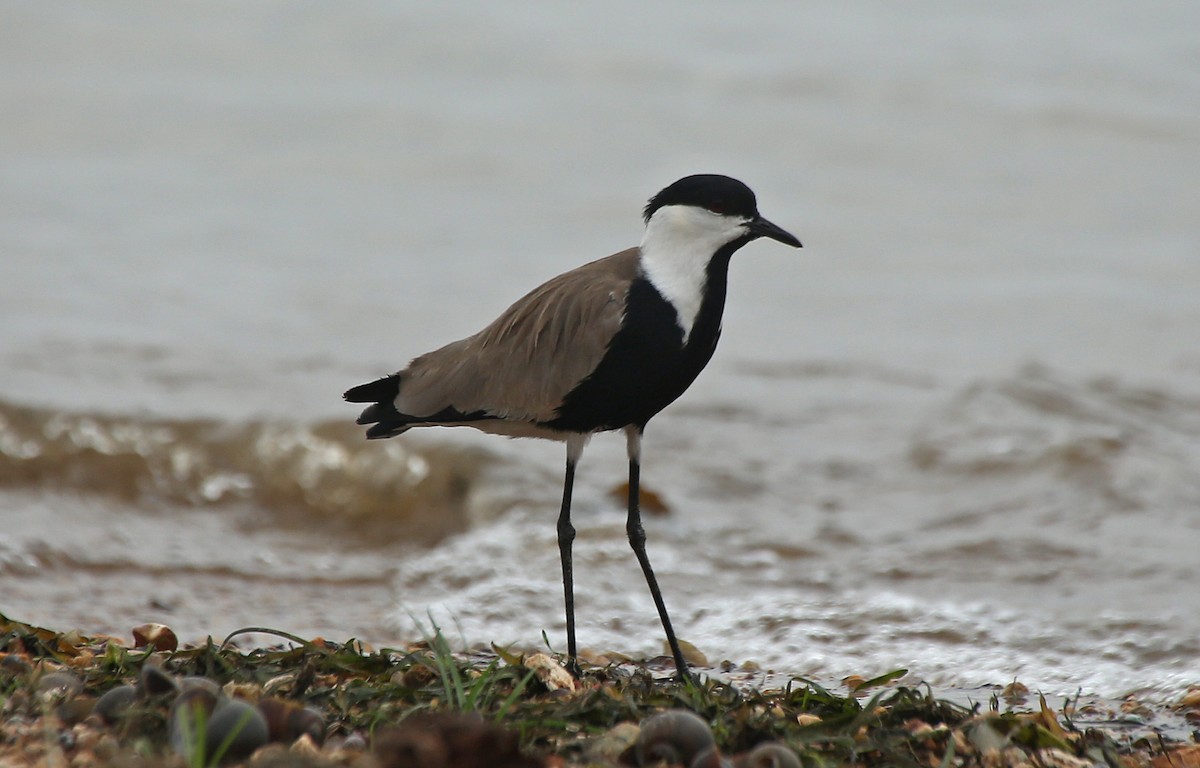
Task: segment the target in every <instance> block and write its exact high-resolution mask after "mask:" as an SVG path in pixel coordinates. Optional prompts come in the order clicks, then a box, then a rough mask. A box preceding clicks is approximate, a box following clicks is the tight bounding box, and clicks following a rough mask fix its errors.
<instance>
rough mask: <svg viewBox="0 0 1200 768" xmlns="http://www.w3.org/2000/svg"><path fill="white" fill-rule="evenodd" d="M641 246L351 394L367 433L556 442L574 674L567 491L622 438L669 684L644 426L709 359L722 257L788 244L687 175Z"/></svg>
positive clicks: (720, 299)
mask: <svg viewBox="0 0 1200 768" xmlns="http://www.w3.org/2000/svg"><path fill="white" fill-rule="evenodd" d="M643 216H644V218H645V222H646V229H645V234H644V235H643V236H642V242H641V245H640V246H638V247H637V248H630V249H628V250H625V251H621V252H620V253H616V254H613V255H612V256H608V257H606V258H603V259H599V260H597V261H593V262H591V263H589V264H584V265H583V266H581V267H578V268H576V269H573V270H571V271H570V272H566V273H564V274H562V275H559V276H558V277H556V278H554V279H552V280H550V281H548V282H546V283H544V284H543V285H541V286H539V287H537V288H535V289H534V290H533V291H531V292H530V293H528V294H527V295H526V296H525V297H524V298H522V299H520V300H518V301H517V302H516V303H515V304H513V305H512V306H511V307H509V308H508V309H507V310H506V311H505V312H504V313H503V314H502V315H500V317H498V318H497V319H496V320H495V321H494V322H493V323H492V324H491V325H489V326H488V327H486V328H484V329H483V330H482V331H480V332H479V333H477V334H475V335H474V336H470V337H468V338H465V339H462V340H460V341H456V342H454V343H452V344H447V345H446V346H444V347H442V348H440V349H437V350H434V351H433V352H429V353H428V354H424V355H421V356H420V357H418V358H416V359H414V360H413V361H412V362H411V363H409V364H408V367H407V368H404V369H403V370H401V371H399V372H397V373H394V374H392V375H390V376H385V377H384V378H381V379H378V380H376V381H372V382H369V383H367V384H362V385H360V386H357V387H354V388H353V389H351V390H349V391H348V392H346V394H345V398H346V400H347V401H349V402H352V403H371V405H369V406H368V407H367V408H366V410H364V411H363V412H362V415H361V416H360V417H359V419H358V423H359V424H369V425H371V426H370V428H369V429H368V430H367V437H368V438H371V439H376V438H384V437H395V436H396V435H399V434H401V433H403V432H406V431H408V430H409V429H412V428H413V427H435V426H439V427H456V426H467V427H474V428H476V429H479V430H482V431H484V432H491V433H494V434H500V435H507V436H510V437H542V438H549V439H552V440H562V441H564V442H565V443H566V447H567V467H566V475H565V477H564V479H563V496H562V509H561V512H560V514H559V518H558V546H559V554H560V556H561V559H562V574H563V593H564V599H565V602H566V618H567V656H568V658H569V660H570V663H571V665H572V667H573V668H575V669H576V670H577V669H578V665H577V661H576V645H575V596H574V586H573V577H572V568H571V543H572V542H573V541H574V539H575V528H574V527H573V526H572V525H571V488H572V485H573V484H574V479H575V466H576V464H577V463H578V462H579V457H580V455H581V454H582V453H583V448H584V446H585V445H586V444H587V442H588V440H589V439H590V438H591V436H592V435H594V434H596V433H597V432H607V431H610V430H618V429H621V430H624V431H625V436H626V439H627V444H628V452H629V511H628V519H627V521H626V528H625V530H626V533H627V534H628V536H629V543H630V545H631V546H632V547H633V551H634V554H635V555H636V556H637V560H638V563H639V564H640V565H641V567H642V572H643V574H644V575H645V577H646V583H647V584H648V585H649V587H650V594H651V596H652V597H653V598H654V605H655V606H656V607H657V609H658V615H659V618H660V619H661V620H662V624H663V629H664V631H665V632H666V636H667V643H668V644H669V645H670V648H671V655H672V656H673V657H674V660H675V667H676V670H677V671H678V673H679V677H680V679H681V680H683V679H686V678H687V676H688V672H687V664H686V663H685V661H684V658H683V654H682V653H681V652H680V649H679V642H678V641H677V640H676V639H675V632H674V630H673V629H672V628H671V619H670V617H669V616H668V615H667V608H666V605H665V604H664V603H663V598H662V593H661V592H660V590H659V588H658V581H657V579H655V576H654V570H653V569H652V568H651V567H650V560H649V558H648V557H647V555H646V534H645V532H644V531H643V529H642V522H641V513H640V511H639V506H638V474H639V467H640V461H641V444H642V433H643V432H644V430H645V428H646V423H647V422H649V421H650V419H651V418H653V417H654V415H655V414H657V413H658V412H659V411H661V410H662V409H663V408H665V407H667V406H668V405H670V404H671V403H672V402H674V400H675V399H676V398H677V397H679V396H680V395H681V394H683V392H684V390H686V389H687V388H688V386H690V385H691V383H692V382H693V381H694V380H695V379H696V376H697V375H699V373H700V371H701V370H702V369H703V368H704V366H705V365H707V364H708V361H709V359H711V358H712V355H713V351H714V350H715V349H716V346H717V339H718V338H719V337H720V335H721V315H722V312H723V311H724V308H725V287H726V278H727V275H728V271H729V258H730V257H731V256H732V255H733V254H734V252H735V251H737V250H738V249H739V248H741V247H742V246H743V245H746V244H747V243H749V242H751V241H753V240H756V239H758V238H760V237H768V238H771V239H772V240H778V241H779V242H781V243H784V244H786V245H790V246H793V247H796V248H799V247H800V241H799V240H797V239H796V237H795V236H793V235H791V234H789V233H788V232H786V231H784V230H783V229H781V228H780V227H778V226H776V225H774V224H772V223H771V222H769V221H767V220H766V219H764V218H763V217H762V216H761V215H759V212H758V206H757V202H756V200H755V197H754V193H753V192H751V191H750V189H749V188H748V187H747V186H746V185H745V184H742V183H741V182H740V181H737V180H735V179H731V178H729V177H728V176H718V175H708V174H706V175H696V176H688V177H685V178H682V179H680V180H679V181H676V182H675V183H674V184H671V185H670V186H668V187H666V188H665V189H663V190H662V191H661V192H659V193H658V194H657V195H655V196H654V197H652V198H651V199H650V202H649V203H648V204H647V205H646V207H645V209H644V211H643Z"/></svg>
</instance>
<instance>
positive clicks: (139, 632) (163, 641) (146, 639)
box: [133, 624, 179, 651]
mask: <svg viewBox="0 0 1200 768" xmlns="http://www.w3.org/2000/svg"><path fill="white" fill-rule="evenodd" d="M149 646H154V650H156V651H174V650H177V649H178V648H179V638H178V637H176V636H175V632H174V631H173V630H172V629H171V628H170V627H168V626H167V625H166V624H139V625H138V626H136V627H134V628H133V647H134V648H148V647H149Z"/></svg>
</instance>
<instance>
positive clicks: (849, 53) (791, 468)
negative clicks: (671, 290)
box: [0, 0, 1200, 697]
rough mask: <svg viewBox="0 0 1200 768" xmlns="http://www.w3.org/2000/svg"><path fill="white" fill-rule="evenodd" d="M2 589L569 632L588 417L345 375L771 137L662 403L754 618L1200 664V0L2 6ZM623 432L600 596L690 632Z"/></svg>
mask: <svg viewBox="0 0 1200 768" xmlns="http://www.w3.org/2000/svg"><path fill="white" fill-rule="evenodd" d="M5 15H6V22H5V24H4V25H3V31H2V32H0V35H3V42H4V44H3V45H0V99H2V101H3V103H4V104H5V105H6V107H5V108H4V109H3V110H0V260H2V261H0V367H2V369H3V370H4V373H5V375H4V376H3V377H2V380H0V519H2V520H3V522H4V525H3V529H2V531H0V574H3V582H4V589H3V595H2V596H0V610H3V611H4V612H6V613H8V614H10V615H13V616H14V617H17V618H20V619H23V620H29V621H35V622H41V623H45V624H49V625H51V626H55V627H57V628H63V629H65V628H69V627H71V626H79V627H80V628H82V629H84V630H85V631H90V632H104V631H109V632H115V633H125V632H126V631H127V629H128V627H130V626H132V625H134V624H137V623H141V622H143V621H147V620H161V621H166V622H167V623H170V624H172V625H173V626H174V627H175V628H176V630H177V631H179V632H180V633H181V635H183V636H184V637H185V638H192V639H195V638H200V637H203V636H204V635H205V634H207V633H212V634H214V635H221V634H223V633H225V632H228V631H231V630H233V629H235V628H237V627H240V626H247V625H268V626H275V627H278V628H280V629H284V630H288V631H292V632H298V633H301V634H325V635H329V636H332V637H338V638H342V637H349V636H358V637H360V638H364V639H367V640H370V641H373V642H376V643H387V642H395V641H399V640H401V639H404V638H406V637H411V636H412V635H413V634H414V633H415V632H416V631H417V630H415V629H414V618H413V617H416V618H417V619H418V620H420V621H421V622H423V623H427V622H428V621H429V619H428V616H427V612H431V613H432V615H433V617H434V619H436V620H437V621H438V622H439V623H441V624H442V625H443V626H444V627H446V628H447V629H448V630H449V628H451V627H453V628H454V629H453V630H452V634H456V635H461V638H462V639H463V640H464V641H465V642H467V643H478V642H488V641H495V642H498V643H509V642H513V643H517V644H520V645H525V646H534V645H537V644H539V643H540V641H541V632H542V631H543V630H545V632H546V633H547V635H548V637H549V638H550V640H551V642H552V643H554V644H555V645H556V647H558V645H559V644H561V642H562V641H561V635H562V631H563V630H562V616H561V586H560V584H559V582H558V562H557V548H556V545H555V542H554V525H553V519H554V516H555V513H556V509H557V497H558V493H559V484H560V482H561V477H560V472H561V465H562V461H563V456H562V448H561V446H558V445H552V444H543V443H536V442H530V441H506V440H501V439H498V438H489V437H487V436H482V435H474V434H471V433H469V432H467V431H453V432H451V431H442V432H435V433H428V434H412V435H406V436H405V437H404V438H403V439H401V440H393V441H388V442H387V443H383V444H380V443H370V444H368V443H366V442H365V441H363V440H361V438H360V434H359V432H358V430H357V429H356V428H354V427H353V425H352V424H351V423H350V422H351V421H352V419H353V416H354V415H355V412H354V409H353V408H351V407H349V406H346V405H345V404H343V403H341V402H340V397H339V395H340V393H341V392H342V391H343V390H344V389H346V388H347V387H348V386H350V385H353V384H356V383H359V382H361V381H365V380H367V379H369V378H370V377H372V376H375V375H377V374H379V373H382V372H386V371H389V370H393V369H395V368H397V367H399V366H400V365H401V364H403V363H404V361H405V360H407V359H408V358H409V357H411V356H413V355H415V354H418V353H420V352H423V351H425V350H426V349H429V348H431V347H433V346H436V345H438V344H440V343H443V342H445V341H448V340H451V339H453V338H457V337H459V336H462V335H465V334H467V333H471V332H473V331H475V330H477V328H478V327H479V326H481V325H482V324H483V323H485V322H487V321H488V320H490V319H491V317H493V316H494V315H495V314H496V313H497V312H499V311H500V310H501V309H503V307H504V306H505V305H506V304H507V302H509V301H511V300H513V299H515V298H516V297H518V296H520V295H521V294H522V293H523V292H524V291H525V290H527V289H528V288H529V287H531V286H532V285H534V284H536V282H537V281H539V280H541V279H544V278H546V277H549V276H551V275H553V274H555V273H557V272H559V271H562V270H564V269H567V268H569V267H571V266H573V265H575V264H577V263H580V262H582V261H585V260H588V259H591V258H595V257H597V256H600V255H604V254H605V253H609V252H612V251H615V250H618V249H620V248H623V247H626V246H628V245H630V244H632V243H634V242H636V241H637V239H638V237H639V222H638V219H637V213H638V210H639V208H640V206H641V205H642V203H643V202H644V200H645V198H646V197H648V196H649V195H650V194H652V193H653V192H654V191H656V190H657V189H658V188H659V187H661V186H663V185H664V184H666V183H668V182H669V181H671V180H673V179H674V178H676V177H678V176H680V175H683V174H685V173H690V172H694V171H718V172H725V173H730V174H732V175H735V176H738V177H740V178H742V179H743V180H745V181H747V182H748V183H749V184H750V185H751V186H752V187H754V188H755V190H756V191H757V192H758V194H759V200H760V207H761V209H762V211H763V213H764V214H765V215H766V216H767V217H769V218H770V219H772V220H773V221H775V222H777V223H779V224H780V225H782V226H784V227H786V228H788V229H789V230H791V231H793V232H795V233H796V234H797V235H799V236H800V238H801V239H802V240H803V241H804V243H805V249H804V250H803V251H798V252H792V251H789V250H787V249H784V248H781V247H778V246H775V245H772V244H769V243H766V244H755V245H753V246H750V247H748V248H746V249H745V250H744V251H742V252H740V253H739V254H738V256H737V257H736V259H735V262H734V265H733V268H732V272H731V280H730V283H731V286H730V297H729V309H728V312H727V315H726V320H725V334H724V339H723V340H722V344H721V348H720V349H719V350H718V352H717V355H716V358H715V359H714V362H713V364H712V365H711V366H710V368H709V370H708V371H706V372H705V373H704V374H703V375H702V376H701V378H700V380H699V381H698V382H697V383H696V385H695V386H694V387H693V389H692V390H691V391H690V392H688V393H687V395H685V396H684V397H683V398H682V399H681V400H680V401H679V402H678V403H676V404H675V405H674V406H672V407H671V408H669V409H668V410H667V411H666V412H664V413H663V414H662V415H660V416H659V417H657V418H656V419H655V421H654V422H652V423H651V425H650V428H649V430H648V431H647V437H646V443H645V446H644V454H645V462H644V471H643V480H644V482H645V484H646V487H648V488H649V489H651V490H653V491H655V492H656V493H658V494H659V495H661V496H662V498H663V499H664V501H665V502H666V504H667V506H668V509H669V514H667V515H664V516H655V517H651V518H649V520H648V522H647V528H648V532H649V537H650V552H651V556H652V559H653V561H654V563H655V566H656V568H657V570H658V571H659V574H660V579H661V581H662V583H663V588H664V592H665V594H666V599H667V602H668V605H669V606H670V608H671V610H672V613H673V616H674V618H675V622H676V625H677V628H678V629H679V632H680V634H681V636H683V637H685V638H686V639H688V640H689V641H691V642H692V643H694V644H695V645H697V646H698V647H700V648H701V649H702V650H703V651H705V652H706V653H707V654H708V655H709V656H710V658H711V659H712V660H714V661H716V660H719V659H722V658H728V659H731V660H734V661H743V660H748V659H753V660H755V661H758V662H759V663H760V664H763V665H764V666H766V667H775V668H778V669H784V670H787V671H789V672H793V673H795V674H803V675H808V676H813V677H816V678H817V679H823V680H836V679H838V678H840V677H842V676H843V675H846V674H851V673H858V674H865V675H868V676H870V675H872V674H878V673H880V672H883V671H887V670H890V669H894V668H897V667H907V668H909V669H910V670H911V671H912V675H913V676H914V678H916V679H924V680H928V681H930V682H932V683H935V684H938V685H944V686H953V687H960V688H970V687H972V686H977V685H983V684H987V683H1004V682H1008V681H1009V680H1011V679H1012V678H1014V677H1019V678H1020V679H1021V680H1022V681H1023V682H1025V683H1026V684H1027V685H1029V686H1030V687H1031V688H1035V689H1036V688H1040V689H1043V690H1046V691H1054V692H1073V691H1075V690H1076V689H1077V688H1083V689H1084V690H1085V691H1091V692H1095V693H1098V694H1101V695H1110V696H1111V695H1119V694H1120V693H1121V692H1123V691H1125V690H1128V689H1131V688H1135V687H1136V688H1142V687H1145V688H1148V689H1150V690H1151V691H1152V692H1155V693H1157V694H1159V695H1161V696H1163V697H1169V696H1172V695H1174V694H1175V693H1176V692H1178V691H1180V690H1182V689H1183V688H1185V687H1186V686H1187V685H1188V684H1189V683H1197V682H1200V645H1198V641H1197V638H1198V637H1200V618H1198V617H1200V596H1198V595H1200V590H1196V589H1194V585H1195V582H1196V565H1195V562H1196V555H1195V553H1196V551H1197V550H1198V549H1200V514H1198V511H1200V352H1198V351H1197V346H1196V340H1195V339H1196V334H1195V329H1196V328H1197V327H1200V298H1198V297H1197V293H1196V290H1195V289H1196V286H1197V285H1200V216H1198V215H1197V214H1200V202H1198V200H1197V197H1196V192H1195V172H1194V171H1195V169H1196V168H1197V167H1200V77H1198V76H1197V75H1198V74H1200V43H1197V42H1196V40H1195V35H1194V32H1193V30H1194V29H1196V28H1197V25H1198V23H1200V7H1198V6H1196V5H1195V4H1193V3H1183V2H1180V3H1160V4H1155V5H1153V6H1152V7H1139V8H1138V9H1136V11H1135V10H1134V9H1132V8H1128V7H1126V6H1125V5H1124V4H1120V3H1115V2H1114V3H1104V4H1100V5H1096V4H1094V3H1089V4H1088V5H1087V6H1086V7H1084V6H1083V4H1081V3H1075V2H1070V3H1065V4H1063V3H1060V4H1057V5H1055V6H1054V7H1053V8H1036V9H1035V8H1031V7H1028V6H1025V5H1023V4H1017V3H1006V4H1000V5H996V4H992V5H989V6H986V7H984V6H980V7H964V6H961V5H958V4H937V3H931V4H928V5H926V6H923V7H921V8H918V9H914V8H905V9H904V10H903V11H901V10H900V9H898V8H894V7H892V6H891V5H888V4H884V3H865V2H864V3H854V4H844V5H840V6H838V7H837V8H831V7H830V8H825V7H812V8H792V7H786V8H785V7H783V6H776V5H773V4H767V3H761V4H750V5H746V4H742V5H739V6H736V7H733V6H728V7H727V6H725V5H722V4H716V3H714V4H712V5H711V7H708V8H706V9H704V10H703V11H698V10H695V5H694V4H689V5H687V6H683V5H678V6H674V5H671V4H659V5H656V6H654V7H652V8H643V7H642V6H641V5H638V6H634V5H633V4H629V5H628V6H621V5H619V4H618V5H616V6H614V5H613V4H612V3H606V4H604V5H603V6H601V5H596V6H595V7H584V8H577V7H576V8H572V9H570V10H568V9H566V8H563V9H557V8H547V7H544V6H535V5H527V6H525V5H516V6H514V5H511V4H510V5H506V6H504V8H503V10H501V9H500V8H499V7H494V6H490V5H486V4H479V5H466V6H458V7H457V8H455V9H440V10H438V11H437V12H432V11H431V10H427V9H424V8H422V7H419V6H413V7H409V6H404V5H395V4H391V3H368V2H364V3H356V4H351V5H344V4H343V5H341V6H339V8H338V9H337V10H336V12H335V11H333V10H326V9H322V8H320V7H318V6H313V7H308V8H296V7H288V6H270V5H267V6H262V7H257V8H254V9H249V10H248V9H246V8H245V7H243V6H242V5H235V4H232V3H227V4H221V3H213V4H206V5H203V6H190V7H177V6H173V7H169V8H168V7H161V6H158V5H154V4H147V3H145V2H142V1H141V0H130V1H129V2H125V3H118V4H109V5H106V6H105V7H104V9H102V10H100V9H96V8H94V7H93V6H91V5H87V4H84V3H72V2H68V3H58V4H54V5H52V6H29V5H26V6H21V7H16V8H10V9H8V10H6V14H5ZM623 450H624V448H623V440H621V439H620V438H619V437H610V436H601V437H599V438H597V439H596V440H594V441H593V443H592V445H591V446H590V447H589V449H588V452H587V454H586V455H585V458H584V462H583V464H582V465H581V467H580V477H579V485H578V487H577V493H576V508H577V514H576V520H577V526H578V527H579V529H580V537H579V540H578V544H577V546H576V551H577V555H576V556H577V560H578V565H577V576H576V580H577V589H578V614H579V620H580V627H579V636H580V642H581V644H582V645H584V646H586V647H589V648H592V649H595V650H609V649H612V650H618V651H622V652H626V653H635V654H647V653H657V652H658V650H659V647H658V644H659V642H660V640H659V638H660V636H661V631H660V629H659V628H658V626H657V619H656V618H655V616H654V612H653V607H652V605H651V603H650V601H649V596H648V594H646V592H645V587H644V585H643V584H642V582H641V578H640V574H639V572H638V570H637V567H636V564H635V562H634V560H633V558H632V556H631V554H630V553H629V552H628V548H627V545H626V543H625V540H624V530H623V528H624V519H623V514H622V512H621V509H620V504H619V503H618V502H617V501H615V500H613V498H612V497H611V496H610V491H611V490H612V489H613V488H614V487H615V486H617V485H618V484H620V483H621V482H623V481H624V477H623V472H624V457H623Z"/></svg>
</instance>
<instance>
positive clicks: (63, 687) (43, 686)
mask: <svg viewBox="0 0 1200 768" xmlns="http://www.w3.org/2000/svg"><path fill="white" fill-rule="evenodd" d="M34 688H35V689H36V690H37V692H38V693H43V694H52V695H60V696H62V697H63V698H70V697H71V696H74V695H75V694H77V693H79V692H80V691H82V690H83V681H82V680H80V679H79V677H78V676H76V675H73V674H71V673H70V672H50V673H48V674H45V675H42V676H41V677H39V678H38V681H37V684H36V685H35V686H34Z"/></svg>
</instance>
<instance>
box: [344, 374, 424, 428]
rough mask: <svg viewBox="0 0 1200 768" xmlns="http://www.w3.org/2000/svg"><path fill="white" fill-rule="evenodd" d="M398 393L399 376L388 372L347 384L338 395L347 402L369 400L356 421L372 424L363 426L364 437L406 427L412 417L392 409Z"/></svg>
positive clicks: (364, 401) (394, 407)
mask: <svg viewBox="0 0 1200 768" xmlns="http://www.w3.org/2000/svg"><path fill="white" fill-rule="evenodd" d="M398 394H400V376H399V375H398V374H392V375H391V376H385V377H383V378H382V379H376V380H375V381H372V382H368V383H366V384H359V385H358V386H357V387H351V388H350V389H348V390H346V394H344V395H342V397H344V398H345V399H346V402H348V403H371V405H368V406H367V407H366V408H365V409H364V410H363V412H362V414H361V415H360V416H359V417H358V420H357V423H358V424H374V425H375V426H373V427H371V428H370V429H368V430H367V439H368V440H375V439H378V438H382V437H395V436H396V435H398V434H400V433H401V432H405V431H407V430H408V428H409V423H410V422H411V421H412V417H410V416H405V415H404V414H402V413H400V412H399V411H397V410H396V395H398Z"/></svg>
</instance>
